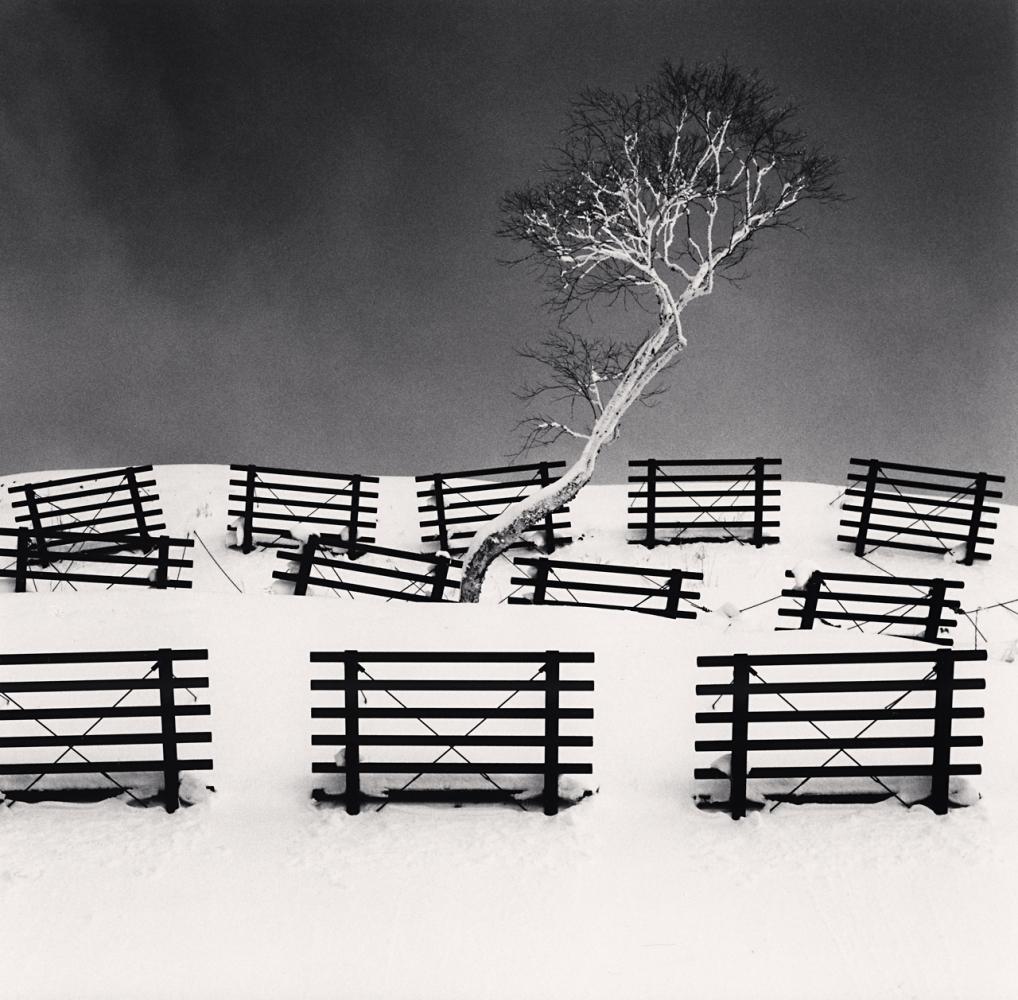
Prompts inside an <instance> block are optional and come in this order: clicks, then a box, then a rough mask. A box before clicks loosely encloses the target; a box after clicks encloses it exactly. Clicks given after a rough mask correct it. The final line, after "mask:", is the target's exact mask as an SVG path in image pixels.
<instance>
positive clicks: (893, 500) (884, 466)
mask: <svg viewBox="0 0 1018 1000" xmlns="http://www.w3.org/2000/svg"><path fill="white" fill-rule="evenodd" d="M849 463H850V464H851V465H855V466H859V467H860V470H859V471H855V470H850V471H849V474H848V483H849V488H848V489H847V490H845V496H847V497H849V498H850V499H849V500H847V501H844V502H843V503H842V505H841V506H842V510H846V511H850V512H851V513H852V514H853V515H854V516H853V517H849V518H846V519H844V520H842V521H841V522H840V524H841V526H842V527H843V528H851V529H853V533H852V534H846V535H838V541H839V542H849V543H850V544H852V545H854V546H855V554H856V555H857V556H864V555H866V553H867V548H868V549H869V551H872V550H873V549H877V548H893V549H910V550H913V551H918V552H934V553H936V554H937V555H943V554H944V553H945V552H950V553H952V554H953V553H954V552H955V550H956V549H962V553H961V555H962V557H961V559H960V560H958V561H959V562H962V563H964V564H965V565H966V566H971V565H972V563H973V562H974V561H975V560H976V559H989V558H990V554H989V553H987V552H979V551H977V546H979V545H992V544H993V539H992V538H991V537H989V535H988V534H987V533H988V532H989V531H991V530H992V529H994V528H996V527H997V525H996V523H995V522H993V521H989V520H987V515H989V514H997V513H999V512H1000V508H999V507H991V506H988V505H987V504H986V501H987V500H997V499H1000V498H1001V497H1003V494H1002V493H1001V492H1000V491H999V490H991V489H989V488H988V484H990V483H1003V482H1004V477H1003V476H991V475H988V474H987V473H985V472H957V471H955V470H953V469H931V468H928V467H926V466H922V465H900V464H898V463H896V462H884V461H880V460H878V459H875V458H871V459H869V460H868V461H864V460H863V459H860V458H853V459H850V460H849ZM917 476H918V477H920V478H915V477H917Z"/></svg>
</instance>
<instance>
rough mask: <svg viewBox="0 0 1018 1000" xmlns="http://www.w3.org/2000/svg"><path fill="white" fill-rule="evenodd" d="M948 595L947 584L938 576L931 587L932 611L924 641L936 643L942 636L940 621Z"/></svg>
mask: <svg viewBox="0 0 1018 1000" xmlns="http://www.w3.org/2000/svg"><path fill="white" fill-rule="evenodd" d="M946 593H947V584H946V583H945V582H944V581H943V580H942V579H941V578H940V577H939V576H938V577H937V578H936V579H935V580H933V581H932V584H931V586H930V610H929V615H928V617H927V619H926V630H925V631H924V632H923V639H925V640H926V641H927V642H936V641H937V639H938V638H939V636H940V619H941V618H942V617H943V614H944V595H945V594H946Z"/></svg>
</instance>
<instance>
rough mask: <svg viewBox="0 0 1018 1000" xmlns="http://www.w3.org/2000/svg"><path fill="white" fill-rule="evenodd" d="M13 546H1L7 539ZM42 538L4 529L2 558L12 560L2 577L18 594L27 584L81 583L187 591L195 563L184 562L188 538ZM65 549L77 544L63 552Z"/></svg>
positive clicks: (63, 534)
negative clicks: (184, 576)
mask: <svg viewBox="0 0 1018 1000" xmlns="http://www.w3.org/2000/svg"><path fill="white" fill-rule="evenodd" d="M5 538H7V539H10V540H11V542H10V544H7V545H3V544H2V542H3V539H5ZM39 538H40V536H39V535H38V534H36V533H33V531H32V530H31V529H29V528H0V559H12V560H13V561H12V562H11V563H8V564H7V565H3V566H0V577H4V578H7V579H13V580H14V590H15V593H24V592H25V591H27V590H28V584H29V583H30V582H31V583H33V584H34V583H35V582H37V581H40V582H44V583H48V584H49V585H50V587H51V589H56V588H57V587H59V586H60V585H61V584H64V583H66V584H67V585H68V586H72V587H73V586H74V585H75V584H78V583H95V584H104V585H105V586H106V587H107V588H109V587H114V586H140V587H152V588H154V589H156V590H167V589H177V588H183V589H189V588H190V587H191V581H190V580H188V579H182V574H183V572H184V571H185V570H189V569H192V568H193V567H194V562H193V561H192V560H191V559H187V558H184V556H185V553H186V551H187V550H188V549H191V548H193V546H194V541H193V540H192V539H190V538H170V537H169V536H167V535H144V536H142V535H125V534H116V535H102V534H92V533H89V532H81V531H57V530H50V529H47V530H45V531H43V532H42V539H43V543H42V547H41V548H40V541H39ZM65 546H76V547H74V548H65Z"/></svg>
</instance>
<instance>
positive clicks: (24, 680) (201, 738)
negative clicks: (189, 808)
mask: <svg viewBox="0 0 1018 1000" xmlns="http://www.w3.org/2000/svg"><path fill="white" fill-rule="evenodd" d="M207 659H208V651H207V650H204V649H157V650H129V651H125V650H106V651H98V652H64V653H3V654H0V697H2V698H3V703H4V707H3V708H0V726H2V730H3V736H2V737H0V752H2V756H0V775H2V776H3V778H4V787H3V792H4V794H5V796H6V797H7V798H8V799H10V800H12V801H19V800H21V801H34V800H38V799H43V798H48V797H58V798H59V797H63V796H64V795H66V794H67V789H66V787H60V788H56V789H53V788H49V789H46V788H44V787H41V786H40V787H39V788H38V789H37V788H36V786H37V785H39V783H40V782H41V780H42V779H43V778H44V777H46V776H50V775H62V776H64V779H63V780H64V781H68V780H72V779H70V776H72V775H76V776H80V775H97V776H100V777H102V778H104V779H105V780H106V781H107V782H109V784H110V785H111V786H112V787H113V788H115V789H117V790H118V791H120V792H126V793H127V794H129V795H131V794H132V793H131V788H132V787H134V788H137V787H138V776H139V775H144V774H150V773H153V772H154V773H157V774H161V775H162V779H163V786H162V796H161V798H162V802H163V805H164V806H165V808H166V811H167V812H173V811H174V810H175V809H176V808H177V806H178V805H179V804H180V798H179V786H180V774H181V772H182V771H208V770H211V768H212V761H211V760H210V759H207V758H200V759H197V758H196V759H190V758H188V759H182V758H181V750H180V748H181V744H192V743H210V742H211V740H212V734H211V733H209V732H192V731H181V730H180V728H179V727H178V720H179V719H180V718H181V717H193V716H202V715H208V714H209V713H210V709H209V706H208V705H199V704H196V703H185V704H179V703H178V702H177V692H178V691H180V690H181V689H187V691H188V693H189V694H190V695H191V697H192V698H194V699H195V701H196V700H197V699H196V697H195V696H194V695H193V694H192V693H191V692H192V691H193V689H195V688H207V687H208V678H207V677H176V676H174V673H173V667H174V664H175V663H178V662H181V661H184V660H207ZM82 666H84V667H86V668H87V667H93V666H95V667H98V666H101V667H102V673H101V676H98V677H95V676H90V677H82V676H81V675H80V672H79V670H78V668H79V667H82ZM65 667H67V668H71V670H72V671H73V673H74V676H72V677H68V676H66V675H65V674H64V672H63V670H62V668H65ZM46 668H55V669H52V670H47V669H46ZM142 669H144V671H145V672H144V675H143V676H141V677H138V676H125V675H124V674H123V671H133V672H135V673H136V672H137V671H139V670H142ZM40 674H46V675H47V676H44V677H40ZM117 674H119V676H116V675H117ZM54 675H55V676H54ZM91 692H98V694H97V695H95V696H93V695H92V694H91ZM102 692H106V694H103V693H102ZM115 695H119V696H118V697H116V700H115V701H114V702H113V703H112V704H108V703H107V704H98V705H97V704H88V703H84V704H83V703H82V699H83V698H85V699H91V701H103V700H105V699H106V698H109V697H114V696H115ZM129 697H130V704H124V702H125V701H127V700H128V698H129ZM146 697H147V698H148V700H149V701H148V704H139V701H140V700H142V699H144V698H146ZM68 720H71V721H68ZM73 720H77V722H75V721H73ZM136 720H146V721H145V722H138V721H136ZM76 725H81V726H84V727H85V728H84V729H83V731H81V732H76V733H68V732H61V733H58V732H56V730H55V728H54V727H60V728H64V727H65V726H76ZM123 726H128V727H130V731H127V732H124V731H122V727H123ZM138 730H142V731H138ZM93 748H96V749H100V748H102V750H103V757H102V758H100V759H93V757H94V754H95V750H93ZM153 750H155V751H157V752H158V756H156V757H152V756H151V752H152V751H153ZM125 752H126V753H129V754H133V755H134V756H131V757H128V758H124V757H123V756H122V754H124V753H125ZM54 753H56V754H57V757H56V758H55V759H53V754H54ZM114 774H117V775H119V776H120V780H117V779H116V778H114V777H113V775H114ZM10 778H20V779H21V783H20V784H18V785H15V786H11V783H10V780H9V779H10ZM28 778H32V779H33V780H31V781H28V782H27V783H26V780H25V779H28ZM78 780H80V778H79V779H78ZM132 798H136V796H133V795H132Z"/></svg>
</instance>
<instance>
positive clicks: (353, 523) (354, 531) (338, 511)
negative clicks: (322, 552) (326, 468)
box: [228, 465, 379, 559]
mask: <svg viewBox="0 0 1018 1000" xmlns="http://www.w3.org/2000/svg"><path fill="white" fill-rule="evenodd" d="M230 471H231V472H239V473H242V478H237V479H231V480H230V486H232V487H237V488H239V489H241V490H243V492H242V493H235V492H231V493H230V498H229V499H230V508H229V511H228V516H229V517H231V518H239V519H240V520H239V523H234V524H231V525H229V526H228V530H231V531H235V532H236V534H237V546H238V547H239V548H240V550H241V551H242V552H251V551H253V550H254V548H255V544H256V543H255V536H256V535H261V536H269V540H268V541H267V542H266V541H264V540H263V541H261V542H259V543H258V544H260V545H263V546H266V547H269V546H275V547H279V546H278V545H277V543H278V541H279V539H291V540H292V539H293V537H294V536H293V534H292V532H291V529H292V528H294V526H295V525H296V524H306V525H316V526H317V525H322V526H323V527H322V529H321V530H322V531H323V532H329V533H331V534H333V535H338V534H339V533H340V532H343V533H344V534H345V540H344V543H343V544H344V547H345V548H346V550H347V552H348V554H349V555H350V558H351V559H356V558H357V556H358V555H359V553H360V551H361V543H362V542H366V543H368V544H370V543H372V542H374V540H375V539H374V536H373V534H372V532H374V530H375V528H376V526H377V525H376V521H375V520H374V517H373V515H377V513H378V508H377V507H373V506H370V503H368V504H366V503H365V502H364V501H365V500H367V501H372V500H377V499H378V492H377V490H374V489H372V488H371V487H374V486H377V484H378V481H379V480H378V477H377V476H362V475H358V474H349V473H340V472H307V471H302V470H299V469H271V468H267V467H265V466H258V465H231V466H230ZM365 487H367V488H365Z"/></svg>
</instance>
